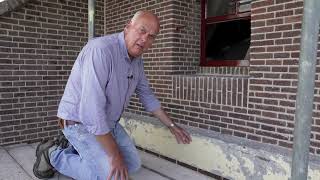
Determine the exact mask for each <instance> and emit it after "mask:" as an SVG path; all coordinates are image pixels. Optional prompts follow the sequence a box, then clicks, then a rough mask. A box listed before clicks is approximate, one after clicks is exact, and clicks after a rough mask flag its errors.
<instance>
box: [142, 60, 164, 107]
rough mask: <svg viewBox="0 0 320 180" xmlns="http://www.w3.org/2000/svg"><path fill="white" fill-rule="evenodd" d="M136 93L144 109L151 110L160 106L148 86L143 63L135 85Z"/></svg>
mask: <svg viewBox="0 0 320 180" xmlns="http://www.w3.org/2000/svg"><path fill="white" fill-rule="evenodd" d="M136 94H137V95H138V97H139V100H140V102H141V103H142V105H143V106H144V108H145V109H146V111H149V112H152V111H155V110H157V109H159V108H160V107H161V104H160V102H159V100H158V99H157V98H156V97H155V95H154V93H153V91H152V90H151V88H150V86H149V82H148V79H147V78H146V76H145V74H144V70H143V65H142V68H141V75H140V79H139V81H138V84H137V87H136Z"/></svg>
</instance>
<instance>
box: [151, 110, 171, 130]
mask: <svg viewBox="0 0 320 180" xmlns="http://www.w3.org/2000/svg"><path fill="white" fill-rule="evenodd" d="M152 114H153V115H154V116H155V117H157V118H158V119H160V120H161V122H162V123H163V124H164V125H166V126H168V127H170V125H171V124H172V123H173V121H172V120H171V119H170V118H169V116H168V115H167V113H166V112H165V111H164V110H163V109H162V108H159V109H157V110H155V111H153V112H152Z"/></svg>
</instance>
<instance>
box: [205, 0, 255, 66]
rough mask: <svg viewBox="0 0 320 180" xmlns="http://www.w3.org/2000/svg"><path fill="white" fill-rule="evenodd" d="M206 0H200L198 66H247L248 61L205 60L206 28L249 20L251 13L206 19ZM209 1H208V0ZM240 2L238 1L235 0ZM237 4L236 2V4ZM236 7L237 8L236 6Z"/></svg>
mask: <svg viewBox="0 0 320 180" xmlns="http://www.w3.org/2000/svg"><path fill="white" fill-rule="evenodd" d="M207 1H208V0H201V40H200V66H249V61H248V60H214V61H212V60H211V61H210V60H207V58H206V26H207V25H209V24H213V23H221V22H227V21H232V20H240V19H251V11H246V12H241V13H237V10H236V14H227V15H222V16H214V17H207V18H206V4H207ZM209 1H210V0H209ZM235 1H240V0H235ZM237 3H238V2H237ZM237 7H238V6H237Z"/></svg>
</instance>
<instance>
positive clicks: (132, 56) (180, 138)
mask: <svg viewBox="0 0 320 180" xmlns="http://www.w3.org/2000/svg"><path fill="white" fill-rule="evenodd" d="M159 28H160V25H159V19H158V18H157V16H156V15H154V14H153V13H151V12H148V11H138V12H137V13H136V14H135V15H134V16H133V18H132V19H131V20H130V21H129V22H128V24H127V25H126V26H125V28H124V31H123V32H121V33H117V34H112V35H109V36H104V37H100V38H95V39H93V40H90V41H89V42H88V43H87V45H86V46H85V47H84V48H83V49H82V50H81V52H80V53H79V55H78V57H77V60H76V61H75V64H74V66H73V68H72V71H71V74H70V77H69V80H68V82H67V85H66V88H65V91H64V94H63V97H62V99H61V102H60V105H59V108H58V117H59V118H60V125H61V126H62V127H63V130H62V131H63V134H64V135H65V137H66V138H67V139H68V141H69V143H70V144H71V145H69V146H68V147H66V145H63V146H64V147H62V145H61V144H65V143H63V142H65V141H64V140H63V139H60V140H55V141H44V142H41V143H40V144H39V146H38V147H37V150H36V156H37V160H36V163H35V165H34V169H33V170H34V174H35V175H36V176H37V177H38V178H48V177H52V176H53V174H54V169H55V170H57V171H59V172H60V173H62V174H64V175H67V176H69V177H72V178H74V179H83V180H93V179H99V180H100V179H103V180H105V179H107V180H111V179H119V180H126V179H128V177H129V176H128V174H129V173H133V172H135V171H137V170H138V169H139V168H140V166H141V162H140V158H139V156H138V152H137V150H136V148H135V146H134V143H133V142H132V140H131V139H130V138H129V136H128V135H127V133H126V132H125V131H124V129H123V128H122V127H121V125H120V124H119V123H118V121H119V119H120V116H121V114H122V112H123V111H124V109H125V108H126V107H127V105H128V103H129V99H130V96H131V95H132V94H133V93H134V91H135V92H136V93H137V95H138V96H139V99H140V101H141V103H142V104H143V105H144V107H145V109H146V110H147V111H150V112H152V114H153V115H154V116H156V117H157V118H159V119H160V120H161V122H162V123H163V124H164V125H166V126H167V127H168V128H169V129H170V131H171V133H172V134H173V135H174V136H175V138H176V140H177V142H178V143H183V144H188V143H190V142H191V137H190V135H189V134H188V133H187V132H186V131H185V130H184V129H182V128H181V127H179V126H178V125H176V124H174V122H173V121H172V120H171V119H170V118H169V117H168V115H167V114H166V113H165V112H164V110H163V109H162V108H161V105H160V103H159V101H158V100H157V99H156V98H155V96H154V94H153V92H152V91H151V89H150V87H149V84H148V81H147V79H146V77H145V74H144V70H143V62H142V59H141V55H142V54H143V53H144V52H145V51H147V49H148V48H150V47H151V45H152V43H153V42H154V40H155V38H156V35H157V34H158V32H159Z"/></svg>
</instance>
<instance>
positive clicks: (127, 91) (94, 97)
mask: <svg viewBox="0 0 320 180" xmlns="http://www.w3.org/2000/svg"><path fill="white" fill-rule="evenodd" d="M134 92H136V93H137V95H138V97H139V99H140V102H141V103H142V104H143V106H144V107H145V109H146V110H147V111H149V112H152V111H154V110H157V109H159V108H160V102H159V101H158V100H157V99H156V97H155V96H154V94H153V92H152V90H151V89H150V87H149V83H148V80H147V78H146V76H145V74H144V69H143V61H142V59H141V58H140V57H138V58H135V59H133V60H130V58H129V56H128V51H127V48H126V45H125V41H124V33H123V32H121V33H117V34H112V35H108V36H104V37H99V38H94V39H92V40H90V41H89V42H88V43H87V44H86V46H84V47H83V49H82V50H81V52H80V53H79V55H78V57H77V59H76V61H75V63H74V65H73V68H72V71H71V74H70V77H69V79H68V82H67V85H66V88H65V91H64V94H63V96H62V99H61V101H60V104H59V108H58V115H57V116H58V117H60V118H62V119H66V120H73V121H78V122H81V123H82V124H84V125H85V126H86V127H87V130H88V131H89V132H90V133H92V134H95V135H102V134H106V133H108V132H110V131H111V130H112V129H113V128H114V126H115V124H116V123H117V121H118V120H119V118H120V116H121V114H122V112H123V111H124V109H125V108H126V107H127V106H128V104H129V100H130V97H131V96H132V94H133V93H134Z"/></svg>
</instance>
